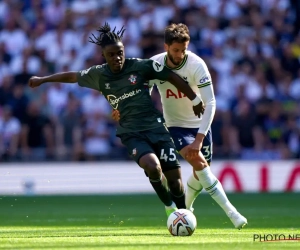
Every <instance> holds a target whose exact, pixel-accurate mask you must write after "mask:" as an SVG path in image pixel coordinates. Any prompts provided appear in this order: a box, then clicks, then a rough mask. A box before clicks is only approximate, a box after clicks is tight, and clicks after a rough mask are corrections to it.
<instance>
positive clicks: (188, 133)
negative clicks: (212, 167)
mask: <svg viewBox="0 0 300 250" xmlns="http://www.w3.org/2000/svg"><path fill="white" fill-rule="evenodd" d="M168 129H169V131H170V134H171V136H172V138H173V140H174V143H175V146H176V149H177V151H178V152H179V151H180V150H181V149H183V148H184V147H186V146H187V145H190V144H191V143H192V142H193V141H194V140H195V138H196V135H197V133H198V128H181V127H169V128H168ZM201 152H202V154H203V156H204V157H205V159H206V161H207V162H208V163H210V162H211V160H212V154H213V142H212V134H211V129H209V130H208V132H207V134H206V136H205V137H204V139H203V144H202V148H201Z"/></svg>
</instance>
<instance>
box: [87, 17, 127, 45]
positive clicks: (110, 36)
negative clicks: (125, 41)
mask: <svg viewBox="0 0 300 250" xmlns="http://www.w3.org/2000/svg"><path fill="white" fill-rule="evenodd" d="M115 30H116V27H115V28H114V29H113V31H110V25H109V24H108V23H105V24H104V26H101V27H100V28H99V29H97V31H99V32H100V35H99V36H98V37H96V36H95V35H94V34H92V35H93V37H89V38H90V40H89V42H91V43H95V44H97V45H99V46H101V47H102V48H104V47H105V46H107V45H110V44H115V43H117V42H122V38H123V34H124V31H125V29H124V26H123V27H122V28H121V29H120V30H119V31H118V32H115Z"/></svg>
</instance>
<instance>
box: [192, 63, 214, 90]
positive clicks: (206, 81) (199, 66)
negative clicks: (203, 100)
mask: <svg viewBox="0 0 300 250" xmlns="http://www.w3.org/2000/svg"><path fill="white" fill-rule="evenodd" d="M195 66H196V70H195V82H196V83H197V86H198V88H199V89H200V88H203V87H206V86H208V85H210V84H212V80H211V76H210V73H209V71H208V68H207V66H206V64H205V62H204V61H203V60H202V59H201V58H199V60H198V61H197V62H195Z"/></svg>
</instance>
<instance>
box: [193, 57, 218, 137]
mask: <svg viewBox="0 0 300 250" xmlns="http://www.w3.org/2000/svg"><path fill="white" fill-rule="evenodd" d="M195 66H196V70H195V82H196V83H197V86H198V88H199V92H200V95H201V99H202V100H203V103H204V106H205V111H204V113H203V115H202V119H201V123H200V126H199V130H198V133H201V134H204V135H206V134H207V132H208V130H209V128H210V126H211V123H212V121H213V119H214V116H215V111H216V99H215V95H214V90H213V85H212V80H211V76H210V73H209V71H208V68H207V66H206V64H205V62H204V61H203V60H202V59H200V60H199V61H198V63H197V64H196V65H195Z"/></svg>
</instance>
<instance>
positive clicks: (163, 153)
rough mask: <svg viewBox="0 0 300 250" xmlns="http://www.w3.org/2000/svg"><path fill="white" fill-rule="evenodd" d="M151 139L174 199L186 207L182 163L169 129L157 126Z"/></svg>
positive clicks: (180, 205)
mask: <svg viewBox="0 0 300 250" xmlns="http://www.w3.org/2000/svg"><path fill="white" fill-rule="evenodd" d="M149 139H150V140H151V142H152V143H153V145H154V149H155V153H156V155H157V157H158V158H159V160H160V165H161V167H162V171H163V174H164V176H165V177H166V179H167V183H168V187H169V189H170V193H171V196H172V200H173V201H174V202H175V204H176V206H177V207H178V208H185V192H184V185H183V182H182V178H181V169H180V163H179V160H178V154H177V151H176V149H175V145H174V142H173V140H172V138H171V136H170V133H169V131H168V130H167V128H165V127H162V128H157V129H155V130H153V135H152V136H151V137H149Z"/></svg>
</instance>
